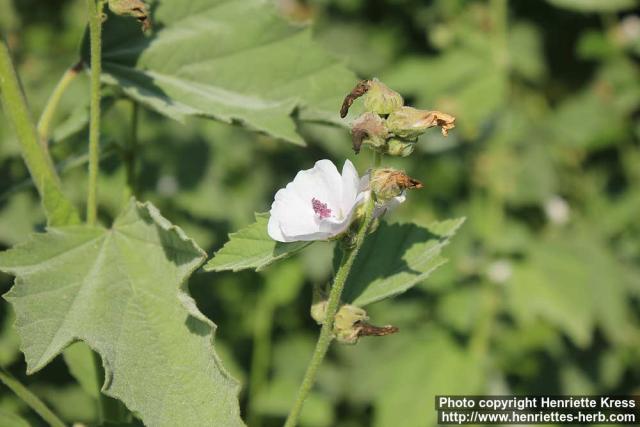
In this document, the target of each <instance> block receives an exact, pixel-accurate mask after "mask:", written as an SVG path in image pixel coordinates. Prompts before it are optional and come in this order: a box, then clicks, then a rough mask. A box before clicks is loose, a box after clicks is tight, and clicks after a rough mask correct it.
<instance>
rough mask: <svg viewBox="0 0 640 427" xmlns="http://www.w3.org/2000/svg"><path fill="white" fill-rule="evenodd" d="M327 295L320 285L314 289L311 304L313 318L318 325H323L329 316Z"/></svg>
mask: <svg viewBox="0 0 640 427" xmlns="http://www.w3.org/2000/svg"><path fill="white" fill-rule="evenodd" d="M327 303H328V301H327V293H326V291H325V290H324V289H322V288H321V287H320V286H319V285H316V286H314V287H313V300H312V302H311V318H312V319H313V320H315V321H316V323H317V324H318V325H322V323H323V322H324V319H325V317H326V316H327Z"/></svg>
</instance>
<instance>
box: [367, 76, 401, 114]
mask: <svg viewBox="0 0 640 427" xmlns="http://www.w3.org/2000/svg"><path fill="white" fill-rule="evenodd" d="M368 86H369V90H368V91H367V93H366V95H365V96H364V108H365V110H367V111H370V112H372V113H376V114H382V115H386V114H391V113H392V112H393V111H396V110H397V109H398V108H400V107H402V106H403V105H404V99H402V96H401V95H400V94H399V93H398V92H396V91H394V90H392V89H389V87H388V86H387V85H385V84H384V83H382V82H381V81H379V80H378V79H373V80H369V81H368Z"/></svg>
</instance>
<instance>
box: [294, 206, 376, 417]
mask: <svg viewBox="0 0 640 427" xmlns="http://www.w3.org/2000/svg"><path fill="white" fill-rule="evenodd" d="M373 207H374V200H373V198H371V199H370V200H369V202H368V204H367V209H366V213H365V216H364V220H363V222H362V225H361V226H360V229H359V230H358V234H357V236H356V242H355V245H354V247H353V248H352V249H348V250H345V252H344V254H343V256H342V261H341V262H340V267H339V268H338V272H337V273H336V277H335V279H334V281H333V286H332V287H331V291H330V292H329V299H328V301H327V312H326V317H325V319H324V322H322V329H321V330H320V336H319V337H318V342H317V343H316V348H315V350H314V351H313V355H312V356H311V361H310V362H309V365H308V366H307V371H306V373H305V375H304V378H303V380H302V384H301V385H300V388H299V389H298V394H297V396H296V399H295V402H294V404H293V407H292V408H291V412H289V416H288V417H287V421H286V422H285V424H284V426H285V427H294V426H295V425H296V424H297V423H298V418H299V416H300V412H301V411H302V406H303V405H304V401H305V399H306V398H307V396H308V395H309V393H310V392H311V388H312V387H313V384H314V383H315V381H316V375H317V374H318V369H319V368H320V365H321V364H322V361H323V360H324V357H325V355H326V354H327V350H328V349H329V345H330V344H331V341H333V322H334V320H335V317H336V313H337V312H338V308H339V306H340V297H341V296H342V291H343V289H344V285H345V283H346V281H347V278H348V277H349V273H350V272H351V267H353V262H354V261H355V259H356V257H357V256H358V252H360V248H361V247H362V244H363V243H364V240H365V237H366V236H367V232H368V231H369V226H370V225H371V222H372V220H373Z"/></svg>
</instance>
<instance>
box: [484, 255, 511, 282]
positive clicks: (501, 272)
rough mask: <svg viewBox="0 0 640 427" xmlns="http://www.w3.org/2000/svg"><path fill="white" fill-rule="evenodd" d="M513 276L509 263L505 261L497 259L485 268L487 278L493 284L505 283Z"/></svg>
mask: <svg viewBox="0 0 640 427" xmlns="http://www.w3.org/2000/svg"><path fill="white" fill-rule="evenodd" d="M511 276H513V267H512V266H511V262H510V261H509V260H506V259H499V260H497V261H494V262H492V263H491V264H490V265H489V267H488V268H487V277H488V278H489V280H491V281H492V282H494V283H498V284H503V283H506V282H507V281H508V280H509V279H511Z"/></svg>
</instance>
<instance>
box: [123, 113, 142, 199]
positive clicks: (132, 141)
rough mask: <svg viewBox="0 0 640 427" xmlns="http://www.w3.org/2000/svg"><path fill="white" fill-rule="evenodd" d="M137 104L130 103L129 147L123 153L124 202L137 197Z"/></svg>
mask: <svg viewBox="0 0 640 427" xmlns="http://www.w3.org/2000/svg"><path fill="white" fill-rule="evenodd" d="M139 111H140V109H139V107H138V103H137V102H135V101H132V104H131V133H130V137H129V145H128V147H127V148H126V149H125V151H124V162H125V168H126V174H127V187H126V193H125V196H126V197H125V201H126V200H128V199H129V198H130V197H131V196H134V197H135V196H137V185H136V154H137V152H138V117H139Z"/></svg>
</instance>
